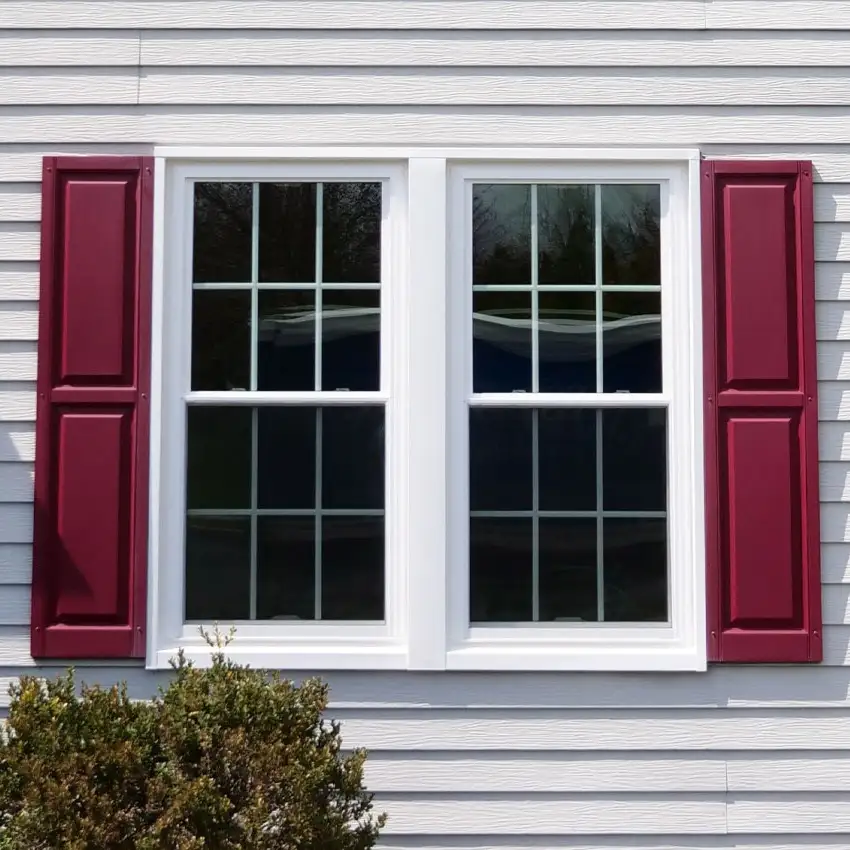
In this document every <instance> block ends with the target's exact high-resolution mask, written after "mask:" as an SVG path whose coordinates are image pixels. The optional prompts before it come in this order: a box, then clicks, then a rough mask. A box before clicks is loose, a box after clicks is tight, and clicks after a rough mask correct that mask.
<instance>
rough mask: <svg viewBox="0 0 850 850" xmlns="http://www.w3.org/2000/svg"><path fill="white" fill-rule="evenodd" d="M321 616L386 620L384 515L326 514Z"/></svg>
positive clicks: (323, 530) (323, 529) (339, 618)
mask: <svg viewBox="0 0 850 850" xmlns="http://www.w3.org/2000/svg"><path fill="white" fill-rule="evenodd" d="M322 619H323V620H383V619H384V518H383V517H323V519H322Z"/></svg>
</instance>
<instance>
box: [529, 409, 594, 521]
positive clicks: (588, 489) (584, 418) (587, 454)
mask: <svg viewBox="0 0 850 850" xmlns="http://www.w3.org/2000/svg"><path fill="white" fill-rule="evenodd" d="M537 429H538V430H537V433H538V452H539V453H538V463H539V471H538V482H539V488H540V494H539V498H540V501H539V505H540V510H543V511H595V510H596V411H595V410H588V409H586V408H564V409H558V410H549V409H546V408H541V409H539V410H538V411H537ZM606 462H607V459H606Z"/></svg>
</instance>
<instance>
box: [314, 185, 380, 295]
mask: <svg viewBox="0 0 850 850" xmlns="http://www.w3.org/2000/svg"><path fill="white" fill-rule="evenodd" d="M322 191H323V193H324V203H323V210H322V280H323V281H324V282H325V283H379V282H380V280H381V184H380V183H325V184H324V185H323V187H322Z"/></svg>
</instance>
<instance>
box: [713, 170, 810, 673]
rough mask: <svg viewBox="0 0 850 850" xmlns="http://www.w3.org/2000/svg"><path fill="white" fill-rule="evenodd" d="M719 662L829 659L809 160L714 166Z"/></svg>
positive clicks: (716, 637) (716, 636) (715, 625)
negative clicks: (825, 638) (824, 636)
mask: <svg viewBox="0 0 850 850" xmlns="http://www.w3.org/2000/svg"><path fill="white" fill-rule="evenodd" d="M702 177H703V198H702V216H703V225H702V226H703V287H704V338H705V393H706V399H705V405H706V417H705V426H706V427H705V451H706V495H707V501H706V521H707V544H708V552H707V566H708V608H709V610H708V625H709V635H708V641H709V653H708V654H709V659H711V660H713V661H730V662H736V661H737V662H804V661H820V660H821V659H822V656H823V642H822V628H821V598H820V594H821V591H820V552H819V547H820V522H819V506H818V498H819V497H818V446H817V439H818V436H817V424H818V423H817V419H818V416H817V373H816V354H817V352H816V346H815V327H814V323H815V319H814V307H815V303H814V299H815V294H814V248H813V243H814V220H813V212H812V166H811V163H810V162H728V161H713V162H704V163H703V166H702Z"/></svg>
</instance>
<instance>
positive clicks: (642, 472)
mask: <svg viewBox="0 0 850 850" xmlns="http://www.w3.org/2000/svg"><path fill="white" fill-rule="evenodd" d="M602 458H603V466H602V469H603V472H602V479H603V491H604V492H603V499H604V502H603V504H604V507H605V510H607V511H663V510H666V508H667V411H666V410H663V409H662V410H651V409H644V410H640V409H637V408H630V409H628V410H604V411H603V412H602Z"/></svg>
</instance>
